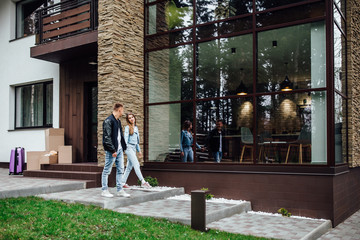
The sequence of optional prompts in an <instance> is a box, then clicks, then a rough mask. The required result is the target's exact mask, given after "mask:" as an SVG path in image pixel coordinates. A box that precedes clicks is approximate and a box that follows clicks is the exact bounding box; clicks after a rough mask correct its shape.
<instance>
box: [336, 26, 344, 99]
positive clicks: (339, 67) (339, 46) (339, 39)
mask: <svg viewBox="0 0 360 240" xmlns="http://www.w3.org/2000/svg"><path fill="white" fill-rule="evenodd" d="M345 45H346V40H345V37H344V36H343V34H342V33H341V31H340V30H339V28H338V27H337V26H336V24H334V83H335V88H336V89H337V90H339V91H341V92H343V93H345V92H346V82H345V81H346V76H345V72H346V71H345V68H346V63H345V59H346V56H345Z"/></svg>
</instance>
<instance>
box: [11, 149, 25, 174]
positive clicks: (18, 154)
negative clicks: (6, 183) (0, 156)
mask: <svg viewBox="0 0 360 240" xmlns="http://www.w3.org/2000/svg"><path fill="white" fill-rule="evenodd" d="M24 163H25V150H24V148H21V147H17V148H15V149H11V154H10V163H9V175H11V174H14V175H18V174H22V173H23V170H24V169H23V168H24Z"/></svg>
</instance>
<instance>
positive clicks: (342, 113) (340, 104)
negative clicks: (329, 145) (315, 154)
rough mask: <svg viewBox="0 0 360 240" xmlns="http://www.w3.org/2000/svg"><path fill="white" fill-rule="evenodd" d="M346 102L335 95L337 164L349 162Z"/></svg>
mask: <svg viewBox="0 0 360 240" xmlns="http://www.w3.org/2000/svg"><path fill="white" fill-rule="evenodd" d="M346 132H347V131H346V100H345V99H344V98H342V97H341V96H340V95H339V94H337V93H335V163H337V164H339V163H345V162H346V161H347V149H346V145H347V136H346Z"/></svg>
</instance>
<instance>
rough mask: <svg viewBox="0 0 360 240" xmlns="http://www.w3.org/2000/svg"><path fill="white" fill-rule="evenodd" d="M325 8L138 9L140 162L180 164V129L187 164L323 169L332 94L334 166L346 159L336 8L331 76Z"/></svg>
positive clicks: (205, 5) (262, 4)
mask: <svg viewBox="0 0 360 240" xmlns="http://www.w3.org/2000/svg"><path fill="white" fill-rule="evenodd" d="M253 3H255V6H254V5H253ZM193 4H195V10H194V6H193ZM326 4H327V3H326V2H325V1H306V0H303V1H301V0H294V1H249V0H241V1H232V0H226V1H211V0H197V1H156V2H148V3H146V4H145V8H146V12H147V18H146V21H145V24H146V26H147V34H148V35H147V36H146V37H145V57H146V79H145V86H146V102H145V111H146V126H145V127H146V129H145V130H146V136H147V139H146V141H145V142H147V144H146V161H149V162H155V161H156V162H182V155H183V154H182V153H181V152H182V148H181V146H182V145H181V144H184V143H183V142H182V141H183V140H182V138H181V135H182V132H184V131H185V132H186V133H187V134H188V136H189V139H191V141H192V143H193V144H192V146H191V147H192V148H193V152H194V153H193V156H194V163H216V164H218V163H220V164H226V163H232V164H234V163H236V164H272V165H275V164H298V165H314V164H316V165H318V164H321V165H326V164H328V155H329V152H331V151H332V150H331V149H328V147H327V146H328V141H329V136H328V133H329V126H330V125H329V124H328V119H329V118H331V116H329V114H328V104H327V103H328V99H329V96H330V98H331V96H335V104H336V106H335V109H334V113H335V116H333V117H335V126H334V127H335V135H336V136H334V137H333V142H334V143H335V145H336V147H335V150H334V151H335V158H336V160H335V161H336V163H343V162H346V158H347V157H346V156H347V155H346V151H347V150H346V144H347V133H346V127H345V126H346V95H345V94H346V56H345V55H346V54H345V53H346V47H345V44H344V43H345V35H344V33H345V32H344V31H343V29H345V21H342V20H345V19H344V15H343V14H342V12H341V11H342V10H341V9H343V5H344V3H343V2H342V1H339V3H334V10H333V14H334V34H333V38H334V43H335V45H334V80H332V79H328V78H327V76H328V71H329V69H331V68H330V66H331V64H330V66H329V62H330V61H329V60H328V59H327V56H328V55H327V40H326V39H327V36H328V35H329V33H328V32H327V30H326V29H327V28H326V23H327V19H326V12H325V9H326ZM338 5H339V6H338ZM340 5H341V6H340ZM335 8H336V9H335ZM300 13H301V14H300ZM194 14H195V16H193V15H194ZM339 19H340V20H339ZM254 21H255V22H254ZM336 30H338V32H336ZM330 57H331V56H330ZM329 84H334V87H335V89H336V90H335V91H339V93H342V95H339V94H338V95H336V94H335V92H333V93H329V92H328V88H329V86H330V85H329ZM187 120H188V121H190V122H191V123H192V124H193V125H192V127H189V125H188V124H186V122H187ZM219 120H221V121H219ZM330 127H331V126H330ZM219 154H220V155H219ZM330 155H333V154H330ZM219 156H220V157H219Z"/></svg>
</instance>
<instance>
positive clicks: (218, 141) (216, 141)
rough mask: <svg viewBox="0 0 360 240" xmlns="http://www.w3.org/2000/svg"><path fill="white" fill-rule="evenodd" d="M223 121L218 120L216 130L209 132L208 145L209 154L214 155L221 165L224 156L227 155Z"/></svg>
mask: <svg viewBox="0 0 360 240" xmlns="http://www.w3.org/2000/svg"><path fill="white" fill-rule="evenodd" d="M223 126H224V124H223V121H222V120H220V119H219V120H216V128H214V129H213V130H211V131H210V132H209V135H208V137H207V141H206V145H207V147H208V149H209V152H210V153H211V154H212V155H213V157H214V159H215V161H216V162H217V163H219V162H220V161H221V159H222V157H223V153H224V156H226V155H227V149H226V144H225V135H226V134H225V130H224V129H223Z"/></svg>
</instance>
